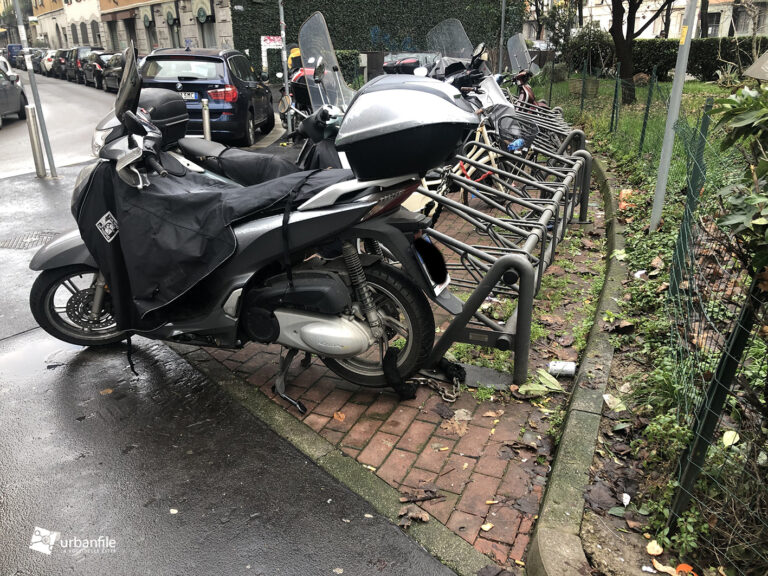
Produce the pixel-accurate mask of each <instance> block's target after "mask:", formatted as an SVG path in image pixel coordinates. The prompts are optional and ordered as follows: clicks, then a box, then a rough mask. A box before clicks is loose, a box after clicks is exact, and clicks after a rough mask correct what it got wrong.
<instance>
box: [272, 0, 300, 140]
mask: <svg viewBox="0 0 768 576" xmlns="http://www.w3.org/2000/svg"><path fill="white" fill-rule="evenodd" d="M277 5H278V8H279V9H280V38H282V39H283V47H282V48H281V49H280V55H281V56H282V58H283V85H284V86H285V95H286V96H290V94H291V83H290V79H289V78H288V50H287V46H286V43H285V12H284V11H283V0H277ZM303 56H304V55H303V54H302V57H303ZM285 123H286V129H287V130H288V132H293V109H292V108H289V109H288V110H287V111H286V112H285Z"/></svg>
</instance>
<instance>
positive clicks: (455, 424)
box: [440, 418, 467, 437]
mask: <svg viewBox="0 0 768 576" xmlns="http://www.w3.org/2000/svg"><path fill="white" fill-rule="evenodd" d="M440 429H441V430H445V431H446V432H448V433H450V434H456V435H457V436H459V437H461V436H464V434H466V433H467V423H466V422H465V421H461V422H459V421H458V420H456V419H455V418H451V419H450V420H443V422H442V424H440Z"/></svg>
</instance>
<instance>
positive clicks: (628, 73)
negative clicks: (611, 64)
mask: <svg viewBox="0 0 768 576" xmlns="http://www.w3.org/2000/svg"><path fill="white" fill-rule="evenodd" d="M639 7H640V2H633V0H630V1H629V9H628V10H627V35H626V37H625V36H624V26H623V23H624V3H623V0H611V8H612V9H611V12H612V20H613V21H612V22H611V27H610V29H609V30H608V31H609V32H610V33H611V37H612V38H613V44H614V47H615V48H616V59H617V60H618V61H619V62H620V63H621V81H622V82H621V84H622V86H621V101H622V103H623V104H632V103H634V102H635V83H634V81H633V80H632V76H634V74H635V63H634V60H633V58H632V37H633V36H634V34H635V15H636V14H637V9H638V8H639Z"/></svg>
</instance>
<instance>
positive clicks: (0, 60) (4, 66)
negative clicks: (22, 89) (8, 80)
mask: <svg viewBox="0 0 768 576" xmlns="http://www.w3.org/2000/svg"><path fill="white" fill-rule="evenodd" d="M0 70H2V71H3V72H5V73H6V74H10V73H11V63H10V62H8V59H7V58H6V57H5V56H0Z"/></svg>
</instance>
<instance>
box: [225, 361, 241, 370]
mask: <svg viewBox="0 0 768 576" xmlns="http://www.w3.org/2000/svg"><path fill="white" fill-rule="evenodd" d="M222 364H224V366H226V367H227V368H229V370H230V371H232V372H234V371H235V370H237V369H238V368H240V366H242V363H241V362H236V361H235V360H224V362H222Z"/></svg>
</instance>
